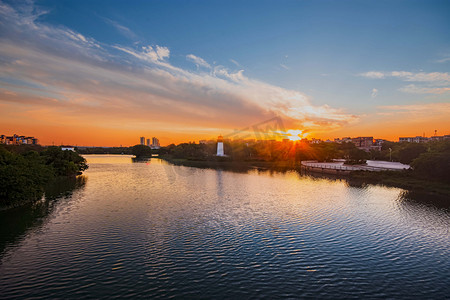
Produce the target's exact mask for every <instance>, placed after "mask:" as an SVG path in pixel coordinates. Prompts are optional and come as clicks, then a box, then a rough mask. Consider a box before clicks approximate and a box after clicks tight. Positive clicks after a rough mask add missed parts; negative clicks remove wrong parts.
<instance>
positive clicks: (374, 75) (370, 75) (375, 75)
mask: <svg viewBox="0 0 450 300" xmlns="http://www.w3.org/2000/svg"><path fill="white" fill-rule="evenodd" d="M359 75H360V76H364V77H367V78H375V79H380V78H384V77H385V75H384V73H382V72H375V71H371V72H366V73H361V74H359Z"/></svg>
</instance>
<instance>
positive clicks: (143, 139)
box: [141, 136, 145, 145]
mask: <svg viewBox="0 0 450 300" xmlns="http://www.w3.org/2000/svg"><path fill="white" fill-rule="evenodd" d="M141 145H145V136H141Z"/></svg>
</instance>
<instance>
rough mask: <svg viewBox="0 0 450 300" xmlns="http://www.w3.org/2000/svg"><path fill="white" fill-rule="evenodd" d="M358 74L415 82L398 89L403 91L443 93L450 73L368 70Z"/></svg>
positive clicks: (447, 84)
mask: <svg viewBox="0 0 450 300" xmlns="http://www.w3.org/2000/svg"><path fill="white" fill-rule="evenodd" d="M359 75H360V76H363V77H367V78H371V79H384V78H397V79H399V80H401V81H405V82H415V83H416V84H409V85H407V86H404V87H402V88H400V89H399V90H400V91H402V92H405V93H415V94H443V93H446V92H449V91H450V74H449V73H446V72H430V73H426V72H416V73H414V72H407V71H392V72H378V71H370V72H366V73H361V74H359Z"/></svg>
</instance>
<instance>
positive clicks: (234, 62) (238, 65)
mask: <svg viewBox="0 0 450 300" xmlns="http://www.w3.org/2000/svg"><path fill="white" fill-rule="evenodd" d="M230 61H231V62H232V63H233V64H235V65H236V66H237V67H241V65H240V64H239V63H238V62H237V61H235V60H234V59H231V58H230Z"/></svg>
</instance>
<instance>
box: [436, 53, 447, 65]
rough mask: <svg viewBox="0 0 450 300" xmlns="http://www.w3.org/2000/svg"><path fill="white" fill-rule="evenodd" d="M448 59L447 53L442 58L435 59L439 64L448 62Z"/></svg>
mask: <svg viewBox="0 0 450 300" xmlns="http://www.w3.org/2000/svg"><path fill="white" fill-rule="evenodd" d="M449 61H450V55H449V54H447V55H446V56H445V57H444V58H441V59H438V60H436V62H437V63H441V64H442V63H446V62H449Z"/></svg>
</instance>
